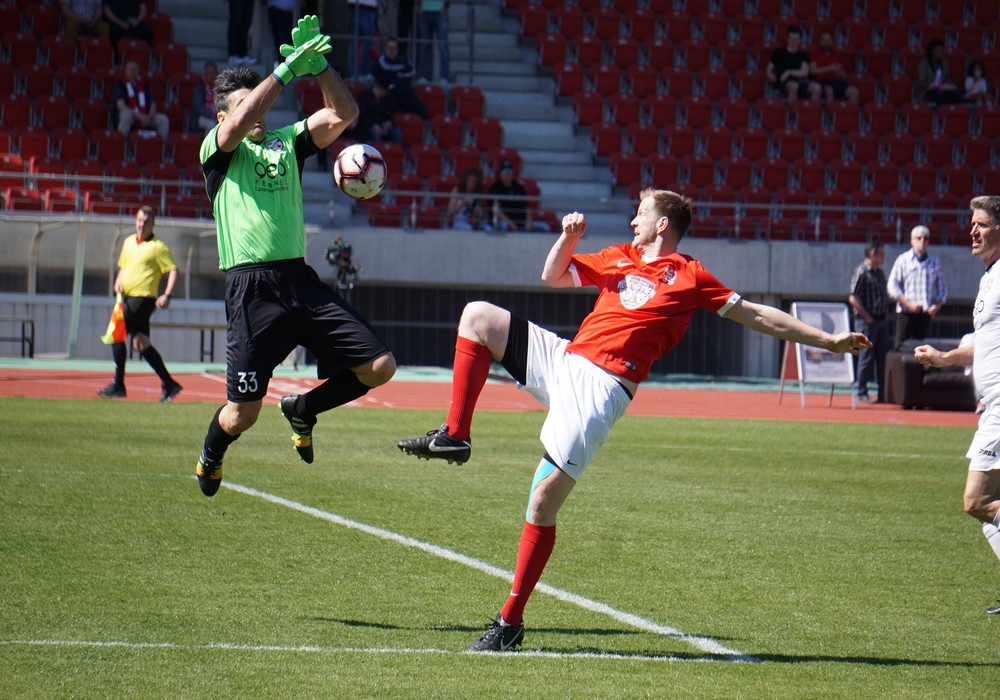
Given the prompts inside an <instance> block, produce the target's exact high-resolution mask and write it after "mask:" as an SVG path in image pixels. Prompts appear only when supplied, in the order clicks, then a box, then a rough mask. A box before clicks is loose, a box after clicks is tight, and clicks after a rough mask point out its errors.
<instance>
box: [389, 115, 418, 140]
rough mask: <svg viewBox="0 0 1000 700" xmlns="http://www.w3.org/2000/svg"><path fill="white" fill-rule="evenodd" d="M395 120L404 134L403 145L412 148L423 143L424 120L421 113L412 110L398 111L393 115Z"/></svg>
mask: <svg viewBox="0 0 1000 700" xmlns="http://www.w3.org/2000/svg"><path fill="white" fill-rule="evenodd" d="M393 122H395V124H396V126H398V127H399V131H400V132H401V133H402V135H403V146H404V147H406V148H412V147H414V146H418V145H420V144H421V143H423V140H424V120H423V119H422V118H421V117H420V115H419V114H414V113H412V112H396V114H395V115H393Z"/></svg>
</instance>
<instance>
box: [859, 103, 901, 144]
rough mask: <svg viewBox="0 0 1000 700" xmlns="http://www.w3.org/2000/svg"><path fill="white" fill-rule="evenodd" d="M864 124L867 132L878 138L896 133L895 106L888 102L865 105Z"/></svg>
mask: <svg viewBox="0 0 1000 700" xmlns="http://www.w3.org/2000/svg"><path fill="white" fill-rule="evenodd" d="M865 123H866V128H867V130H868V131H872V132H875V134H877V135H879V136H881V135H882V134H888V133H892V132H894V131H896V105H894V104H891V103H889V102H876V103H874V104H866V105H865Z"/></svg>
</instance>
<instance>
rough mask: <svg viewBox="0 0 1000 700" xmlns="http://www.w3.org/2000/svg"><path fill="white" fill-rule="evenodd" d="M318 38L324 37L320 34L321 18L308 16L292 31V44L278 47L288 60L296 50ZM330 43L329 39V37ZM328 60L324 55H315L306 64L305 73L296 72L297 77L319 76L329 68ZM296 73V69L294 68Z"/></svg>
mask: <svg viewBox="0 0 1000 700" xmlns="http://www.w3.org/2000/svg"><path fill="white" fill-rule="evenodd" d="M318 36H323V35H322V34H320V32H319V18H318V17H317V16H316V15H306V16H305V17H303V18H302V19H300V20H299V24H298V26H297V27H296V28H295V29H293V30H292V44H294V45H289V44H282V45H281V46H280V47H278V51H279V52H280V53H281V55H282V56H284V57H285V58H286V59H287V58H288V57H289V56H291V55H292V54H293V53H295V50H296V49H299V48H302V47H303V46H305V45H306V44H307V43H309V42H310V41H312V40H313V39H315V38H316V37H318ZM327 41H328V42H329V37H327ZM329 50H330V49H327V50H326V51H323V52H321V53H328V52H329ZM286 62H287V61H286ZM327 65H328V64H327V62H326V58H324V57H323V56H322V55H315V56H313V57H312V58H310V60H309V61H307V62H306V66H305V70H306V72H305V73H298V72H295V74H296V75H319V74H320V73H322V72H323V71H325V70H326V68H327ZM292 70H293V71H295V70H296V69H295V68H292Z"/></svg>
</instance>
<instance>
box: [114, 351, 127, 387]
mask: <svg viewBox="0 0 1000 700" xmlns="http://www.w3.org/2000/svg"><path fill="white" fill-rule="evenodd" d="M111 357H112V358H113V359H114V361H115V386H125V361H126V359H127V358H128V351H127V350H126V349H125V343H112V345H111Z"/></svg>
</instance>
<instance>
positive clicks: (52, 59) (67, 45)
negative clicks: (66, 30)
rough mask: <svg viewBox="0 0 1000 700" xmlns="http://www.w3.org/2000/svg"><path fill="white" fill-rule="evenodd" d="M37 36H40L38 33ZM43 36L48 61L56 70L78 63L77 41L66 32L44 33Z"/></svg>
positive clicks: (44, 50)
mask: <svg viewBox="0 0 1000 700" xmlns="http://www.w3.org/2000/svg"><path fill="white" fill-rule="evenodd" d="M36 36H39V35H38V34H37V33H36ZM40 36H41V37H42V51H43V53H44V54H45V58H46V63H47V64H48V65H49V66H51V67H52V68H54V69H56V70H62V69H64V68H69V67H71V66H75V65H76V42H75V41H73V40H72V39H70V38H69V36H67V35H66V34H59V33H53V34H44V35H40Z"/></svg>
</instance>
